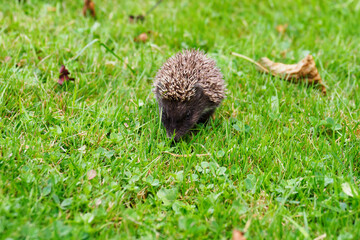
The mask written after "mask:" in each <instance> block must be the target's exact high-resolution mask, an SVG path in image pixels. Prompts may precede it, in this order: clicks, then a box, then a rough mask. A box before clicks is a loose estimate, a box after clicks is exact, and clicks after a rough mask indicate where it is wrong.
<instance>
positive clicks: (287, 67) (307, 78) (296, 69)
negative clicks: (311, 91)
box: [259, 55, 326, 95]
mask: <svg viewBox="0 0 360 240" xmlns="http://www.w3.org/2000/svg"><path fill="white" fill-rule="evenodd" d="M259 64H260V65H262V66H263V67H265V68H266V69H267V71H264V70H263V69H262V68H259V70H260V71H262V72H266V73H270V74H271V75H273V76H278V77H281V78H283V79H285V80H287V81H295V82H299V81H303V82H305V83H307V84H309V85H312V84H314V85H317V86H319V88H320V90H321V92H322V93H323V94H324V95H326V88H325V85H324V84H323V82H322V80H321V77H320V74H319V71H318V70H317V68H316V65H315V61H314V58H313V57H312V56H311V55H307V56H306V57H305V58H304V59H302V60H301V61H300V62H298V63H297V64H283V63H276V62H273V61H271V60H270V59H268V58H266V57H263V58H261V59H260V61H259Z"/></svg>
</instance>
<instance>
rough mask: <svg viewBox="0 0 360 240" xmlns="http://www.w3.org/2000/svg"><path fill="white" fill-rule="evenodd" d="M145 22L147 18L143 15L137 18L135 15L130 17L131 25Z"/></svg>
mask: <svg viewBox="0 0 360 240" xmlns="http://www.w3.org/2000/svg"><path fill="white" fill-rule="evenodd" d="M144 20H145V16H144V15H142V14H140V15H137V16H134V15H130V16H129V22H130V23H135V22H137V21H140V22H143V21H144Z"/></svg>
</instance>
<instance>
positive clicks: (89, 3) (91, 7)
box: [83, 0, 96, 18]
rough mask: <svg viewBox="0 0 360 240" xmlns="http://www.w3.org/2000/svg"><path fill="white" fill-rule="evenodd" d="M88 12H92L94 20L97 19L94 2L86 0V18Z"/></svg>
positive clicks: (84, 11) (84, 12)
mask: <svg viewBox="0 0 360 240" xmlns="http://www.w3.org/2000/svg"><path fill="white" fill-rule="evenodd" d="M87 11H90V14H91V16H92V17H93V18H96V13H95V4H94V2H93V1H92V0H84V7H83V15H84V16H85V17H86V13H87Z"/></svg>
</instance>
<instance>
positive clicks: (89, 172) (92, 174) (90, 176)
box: [87, 169, 96, 180]
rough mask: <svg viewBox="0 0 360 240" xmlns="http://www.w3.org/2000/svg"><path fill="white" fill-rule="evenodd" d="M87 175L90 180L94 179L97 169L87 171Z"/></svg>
mask: <svg viewBox="0 0 360 240" xmlns="http://www.w3.org/2000/svg"><path fill="white" fill-rule="evenodd" d="M87 177H88V180H91V179H93V178H94V177H96V171H95V170H94V169H91V170H90V171H88V172H87Z"/></svg>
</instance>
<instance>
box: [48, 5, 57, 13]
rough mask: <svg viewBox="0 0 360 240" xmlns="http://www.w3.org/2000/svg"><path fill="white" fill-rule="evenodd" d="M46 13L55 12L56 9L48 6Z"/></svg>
mask: <svg viewBox="0 0 360 240" xmlns="http://www.w3.org/2000/svg"><path fill="white" fill-rule="evenodd" d="M47 11H48V12H56V7H51V6H48V7H47Z"/></svg>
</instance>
